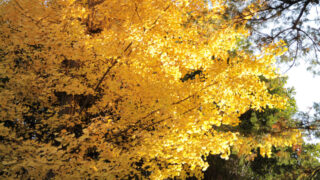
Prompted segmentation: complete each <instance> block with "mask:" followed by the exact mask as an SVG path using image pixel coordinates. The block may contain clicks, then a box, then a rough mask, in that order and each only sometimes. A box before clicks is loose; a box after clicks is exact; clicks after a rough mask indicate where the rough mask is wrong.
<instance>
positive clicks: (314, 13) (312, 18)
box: [225, 0, 320, 74]
mask: <svg viewBox="0 0 320 180" xmlns="http://www.w3.org/2000/svg"><path fill="white" fill-rule="evenodd" d="M250 2H252V3H253V4H254V6H256V7H257V8H259V10H258V12H257V13H255V12H251V11H250V10H249V9H247V8H246V7H247V6H246V4H248V1H233V0H230V1H228V2H227V3H228V4H229V9H228V10H227V11H226V13H225V16H226V17H231V18H238V19H239V21H242V20H248V19H249V20H248V21H247V22H248V23H247V26H248V27H249V28H250V29H251V30H252V31H251V33H252V34H251V39H252V42H253V43H254V44H256V45H258V46H260V47H261V46H263V45H264V44H269V43H271V42H276V41H279V40H284V41H285V42H286V44H287V47H288V52H287V53H286V54H285V55H283V56H282V57H281V59H280V58H279V60H281V62H287V63H289V64H290V66H289V68H290V67H292V66H293V65H295V64H296V60H297V59H301V60H304V61H305V62H307V63H308V64H309V68H308V69H309V70H311V71H312V72H313V73H314V74H319V66H318V65H319V63H320V62H319V52H320V46H319V40H320V34H319V31H318V29H319V25H320V24H319V22H320V21H319V17H320V16H319V7H320V6H319V1H318V0H271V1H270V0H268V1H265V0H257V1H256V0H253V1H250Z"/></svg>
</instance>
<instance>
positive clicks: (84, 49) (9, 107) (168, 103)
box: [0, 0, 300, 179]
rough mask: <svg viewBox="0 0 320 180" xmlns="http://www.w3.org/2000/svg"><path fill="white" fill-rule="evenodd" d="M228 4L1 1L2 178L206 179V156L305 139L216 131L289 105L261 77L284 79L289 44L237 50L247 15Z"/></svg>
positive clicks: (266, 149) (267, 149) (195, 0)
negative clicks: (278, 60) (231, 11)
mask: <svg viewBox="0 0 320 180" xmlns="http://www.w3.org/2000/svg"><path fill="white" fill-rule="evenodd" d="M226 5H227V4H225V3H224V1H222V0H216V1H211V3H210V6H209V4H208V3H207V2H206V1H203V0H190V1H188V0H172V1H168V0H152V1H151V0H108V1H106V0H6V1H4V0H3V1H1V3H0V24H1V25H0V38H1V41H0V53H1V54H0V58H1V59H0V67H1V71H0V79H1V85H0V88H1V91H0V101H1V105H0V107H1V109H0V113H1V123H0V141H1V144H0V160H1V164H0V167H1V168H0V169H1V176H2V177H11V178H13V177H20V178H36V179H38V178H47V179H50V178H62V177H64V178H80V177H90V178H104V179H123V178H134V177H135V178H150V179H164V178H173V177H175V176H179V177H180V178H185V177H187V176H196V177H198V178H201V177H202V170H205V169H206V168H207V166H208V163H207V162H206V159H205V158H204V157H206V156H208V155H209V154H212V155H221V157H222V158H225V159H228V156H229V154H230V148H231V147H233V149H235V150H237V152H239V154H241V155H243V154H248V155H249V154H251V153H252V149H254V148H259V149H260V154H261V155H262V156H265V157H268V156H269V155H270V153H271V148H272V147H273V146H275V147H284V146H292V145H295V144H299V143H300V132H299V131H296V130H291V131H286V132H283V133H278V134H277V135H274V136H271V135H268V136H265V137H261V138H259V139H257V138H254V137H244V136H241V135H240V134H239V132H231V131H219V130H218V129H217V127H220V126H222V125H223V126H237V125H239V123H240V119H239V117H240V116H241V115H242V114H243V113H245V112H246V111H248V110H249V109H252V110H256V111H263V109H264V108H266V107H268V108H280V109H281V108H285V107H286V106H287V103H286V98H285V97H281V96H279V95H276V94H270V93H269V92H268V90H267V86H266V83H265V82H264V81H261V79H260V78H259V77H260V76H264V77H265V78H267V79H273V78H276V77H278V75H277V73H276V69H275V67H274V65H273V63H274V62H275V57H277V56H279V55H281V54H282V53H283V52H284V51H285V48H284V46H285V44H284V43H283V42H279V43H273V44H270V45H268V46H265V47H264V48H263V49H262V50H261V53H259V54H258V53H256V54H254V53H251V52H248V51H246V50H243V49H242V48H239V47H238V45H239V42H240V41H242V40H243V39H245V38H246V37H247V36H248V35H249V32H248V30H247V29H246V27H245V23H246V22H245V20H243V21H241V22H239V21H237V20H232V19H226V18H224V16H223V14H224V11H225V9H226V8H227V7H226ZM247 8H249V9H250V12H253V11H257V10H258V8H259V7H257V6H253V5H249V6H248V7H247ZM247 17H249V16H247ZM235 19H236V18H235ZM200 72H201V73H200ZM188 77H192V78H188Z"/></svg>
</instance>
